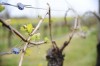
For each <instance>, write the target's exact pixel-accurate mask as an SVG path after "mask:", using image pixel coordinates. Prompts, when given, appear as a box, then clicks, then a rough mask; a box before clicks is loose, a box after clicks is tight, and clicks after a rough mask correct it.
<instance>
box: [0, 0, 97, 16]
mask: <svg viewBox="0 0 100 66" xmlns="http://www.w3.org/2000/svg"><path fill="white" fill-rule="evenodd" d="M0 2H7V3H10V4H13V5H16V4H17V3H19V2H20V3H22V4H26V5H32V6H33V7H40V8H46V9H47V7H48V6H47V3H49V4H50V6H51V9H52V10H51V13H52V16H54V17H58V16H64V14H65V11H66V10H67V9H68V8H74V9H75V10H76V11H77V13H78V14H83V13H84V12H86V11H95V12H98V0H0ZM5 8H6V10H7V11H8V12H9V14H10V16H11V17H19V16H26V17H37V16H38V15H41V16H43V15H44V14H45V12H46V10H36V9H31V8H25V9H24V10H19V9H18V8H16V7H12V6H5ZM54 10H58V11H54ZM59 10H63V11H59ZM71 14H72V13H71V12H70V13H69V15H71Z"/></svg>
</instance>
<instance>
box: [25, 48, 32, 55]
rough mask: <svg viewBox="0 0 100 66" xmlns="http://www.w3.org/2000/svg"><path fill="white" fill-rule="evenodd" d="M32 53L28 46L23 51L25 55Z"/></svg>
mask: <svg viewBox="0 0 100 66" xmlns="http://www.w3.org/2000/svg"><path fill="white" fill-rule="evenodd" d="M31 53H32V50H31V49H30V48H27V49H26V51H25V55H26V56H29V55H30V54H31Z"/></svg>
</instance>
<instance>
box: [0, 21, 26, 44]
mask: <svg viewBox="0 0 100 66" xmlns="http://www.w3.org/2000/svg"><path fill="white" fill-rule="evenodd" d="M0 22H1V23H2V24H3V26H5V27H6V28H8V29H9V30H11V31H13V32H14V33H15V34H16V35H17V36H18V37H20V38H21V39H22V40H23V41H24V42H27V40H26V39H25V38H24V36H23V35H22V34H21V33H20V32H18V31H17V30H16V29H14V28H13V27H11V26H10V25H8V24H7V23H6V22H5V21H4V20H2V19H0Z"/></svg>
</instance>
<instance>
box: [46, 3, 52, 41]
mask: <svg viewBox="0 0 100 66" xmlns="http://www.w3.org/2000/svg"><path fill="white" fill-rule="evenodd" d="M47 5H48V7H49V11H48V15H49V30H50V40H51V42H52V22H51V8H50V5H49V4H48V3H47Z"/></svg>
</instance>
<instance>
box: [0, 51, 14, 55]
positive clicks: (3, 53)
mask: <svg viewBox="0 0 100 66" xmlns="http://www.w3.org/2000/svg"><path fill="white" fill-rule="evenodd" d="M8 54H12V52H0V56H2V55H8Z"/></svg>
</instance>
